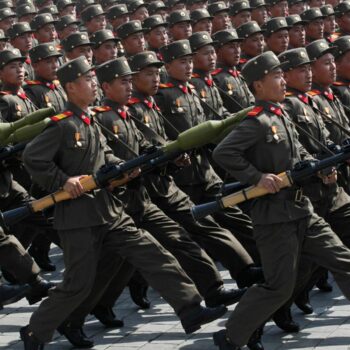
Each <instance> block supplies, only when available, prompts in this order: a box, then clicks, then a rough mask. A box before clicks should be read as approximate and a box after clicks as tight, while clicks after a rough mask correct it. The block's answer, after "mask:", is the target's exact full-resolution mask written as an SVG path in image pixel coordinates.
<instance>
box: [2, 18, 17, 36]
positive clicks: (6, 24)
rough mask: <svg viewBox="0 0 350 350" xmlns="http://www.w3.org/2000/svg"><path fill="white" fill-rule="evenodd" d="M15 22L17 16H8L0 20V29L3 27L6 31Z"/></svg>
mask: <svg viewBox="0 0 350 350" xmlns="http://www.w3.org/2000/svg"><path fill="white" fill-rule="evenodd" d="M14 23H15V17H7V18H5V19H3V20H2V21H0V29H2V30H3V31H4V32H5V33H6V32H7V31H8V30H9V29H10V28H11V27H12V25H13V24H14Z"/></svg>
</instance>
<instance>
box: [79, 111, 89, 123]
mask: <svg viewBox="0 0 350 350" xmlns="http://www.w3.org/2000/svg"><path fill="white" fill-rule="evenodd" d="M79 118H80V119H81V120H82V121H83V122H84V123H85V124H86V125H90V124H91V118H90V117H89V116H87V115H86V114H84V113H82V114H81V115H80V116H79Z"/></svg>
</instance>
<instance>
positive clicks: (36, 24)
mask: <svg viewBox="0 0 350 350" xmlns="http://www.w3.org/2000/svg"><path fill="white" fill-rule="evenodd" d="M56 22H57V21H55V20H54V19H53V17H52V14H51V13H40V14H38V15H36V16H35V17H34V19H33V20H32V21H31V22H30V26H31V27H32V28H33V30H34V31H37V30H39V29H40V28H42V27H44V26H45V25H46V24H50V23H56Z"/></svg>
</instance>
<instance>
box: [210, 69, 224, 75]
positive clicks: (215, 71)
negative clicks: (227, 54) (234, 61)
mask: <svg viewBox="0 0 350 350" xmlns="http://www.w3.org/2000/svg"><path fill="white" fill-rule="evenodd" d="M220 72H222V68H217V69H215V70H214V71H212V72H211V73H210V74H211V75H216V74H219V73H220Z"/></svg>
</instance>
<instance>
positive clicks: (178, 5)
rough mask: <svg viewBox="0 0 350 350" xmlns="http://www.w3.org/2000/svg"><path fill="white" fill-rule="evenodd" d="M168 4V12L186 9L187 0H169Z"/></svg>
mask: <svg viewBox="0 0 350 350" xmlns="http://www.w3.org/2000/svg"><path fill="white" fill-rule="evenodd" d="M166 5H167V6H168V9H169V11H168V13H171V12H173V11H177V10H186V1H185V0H168V1H167V3H166Z"/></svg>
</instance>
